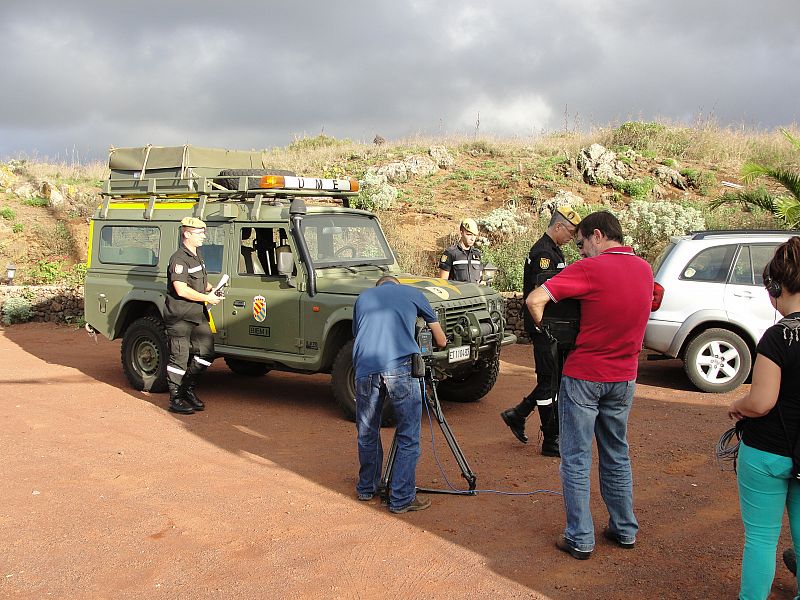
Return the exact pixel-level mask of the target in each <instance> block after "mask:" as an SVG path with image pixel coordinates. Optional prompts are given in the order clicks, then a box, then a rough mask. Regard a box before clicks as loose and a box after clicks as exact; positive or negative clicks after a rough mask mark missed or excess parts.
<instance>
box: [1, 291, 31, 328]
mask: <svg viewBox="0 0 800 600" xmlns="http://www.w3.org/2000/svg"><path fill="white" fill-rule="evenodd" d="M32 314H33V311H32V310H31V303H30V300H28V299H26V298H23V297H21V296H15V297H13V298H8V299H7V300H6V301H5V302H3V323H4V324H5V325H11V324H12V323H25V322H26V321H28V320H29V319H30V318H31V315H32Z"/></svg>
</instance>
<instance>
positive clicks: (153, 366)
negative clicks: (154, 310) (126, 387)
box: [121, 317, 169, 392]
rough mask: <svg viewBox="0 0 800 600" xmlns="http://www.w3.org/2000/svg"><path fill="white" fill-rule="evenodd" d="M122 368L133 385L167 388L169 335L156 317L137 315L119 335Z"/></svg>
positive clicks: (149, 389) (142, 388)
mask: <svg viewBox="0 0 800 600" xmlns="http://www.w3.org/2000/svg"><path fill="white" fill-rule="evenodd" d="M121 354H122V370H123V371H124V372H125V376H126V377H127V378H128V381H129V382H130V384H131V385H132V386H133V388H134V389H136V390H139V391H143V392H164V391H166V389H167V363H168V362H169V338H168V337H167V331H166V329H165V328H164V323H163V322H162V321H161V320H160V319H157V318H155V317H142V318H140V319H137V320H136V321H134V322H133V323H131V325H130V326H129V327H128V329H126V330H125V334H124V335H123V336H122V352H121Z"/></svg>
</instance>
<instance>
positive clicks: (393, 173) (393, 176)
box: [376, 162, 408, 183]
mask: <svg viewBox="0 0 800 600" xmlns="http://www.w3.org/2000/svg"><path fill="white" fill-rule="evenodd" d="M376 173H377V174H378V175H379V176H381V177H383V178H384V179H385V180H386V181H387V182H389V183H404V182H406V181H408V167H406V165H405V163H402V162H393V163H389V164H388V165H383V166H381V167H378V168H377V170H376Z"/></svg>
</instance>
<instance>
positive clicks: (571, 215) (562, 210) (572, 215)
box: [556, 204, 581, 225]
mask: <svg viewBox="0 0 800 600" xmlns="http://www.w3.org/2000/svg"><path fill="white" fill-rule="evenodd" d="M556 210H557V211H558V212H559V214H560V215H561V216H562V217H564V218H565V219H566V220H567V221H569V222H570V223H572V224H573V225H578V224H579V223H580V222H581V217H580V215H579V214H578V213H576V212H575V211H574V210H573V209H572V207H571V206H569V205H567V204H565V205H564V206H559V207H558V208H557V209H556Z"/></svg>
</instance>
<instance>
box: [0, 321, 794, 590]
mask: <svg viewBox="0 0 800 600" xmlns="http://www.w3.org/2000/svg"><path fill="white" fill-rule="evenodd" d="M502 359H503V363H502V369H501V375H500V379H499V382H498V384H497V386H496V387H495V389H494V390H493V391H492V393H491V394H490V395H489V396H488V397H486V398H484V399H483V400H482V401H481V402H479V403H477V404H472V405H469V404H467V405H459V404H450V403H447V404H444V411H445V414H446V415H447V419H448V421H449V423H450V425H451V427H452V429H453V431H454V432H455V434H456V436H457V438H458V441H459V442H460V444H461V446H462V448H463V451H464V454H465V455H466V457H467V459H468V461H469V463H470V465H471V467H472V469H473V471H475V473H476V474H477V476H478V487H479V488H481V489H500V490H509V491H514V492H521V491H527V490H535V489H551V490H558V489H559V480H558V461H557V459H551V458H544V457H541V456H539V455H538V454H537V450H538V449H537V447H536V445H535V444H533V443H529V444H528V445H522V444H520V443H519V442H517V441H516V439H515V438H514V437H513V436H512V435H511V433H510V432H509V431H508V429H507V428H506V427H505V425H503V423H502V421H501V420H500V418H499V412H500V411H501V410H502V409H504V408H506V407H508V406H510V405H512V404H514V403H516V402H517V401H518V400H519V399H520V398H521V397H522V396H523V395H524V394H526V393H527V392H528V391H530V388H531V385H532V383H533V370H532V369H531V367H530V364H531V357H530V348H529V347H528V346H515V347H512V348H507V349H505V350H503V354H502ZM0 360H2V363H1V364H2V366H3V368H2V374H1V375H0V386H1V387H0V389H2V395H1V396H0V398H1V399H0V444H2V457H3V460H2V463H1V465H2V466H0V481H2V484H0V485H2V492H1V493H0V536H1V537H0V539H2V545H3V551H2V553H0V596H2V597H5V598H45V597H52V598H193V599H196V598H376V597H381V598H552V599H565V598H625V599H631V598H735V597H736V592H737V588H738V577H739V567H740V562H739V561H740V548H741V539H742V531H741V523H740V521H739V517H738V507H737V498H736V491H735V479H734V476H733V474H732V473H723V472H720V470H719V468H718V467H717V465H716V462H715V460H714V458H713V446H714V443H715V442H716V440H717V438H718V437H719V435H720V434H721V433H722V432H723V431H724V430H725V429H727V428H728V427H729V422H728V420H727V417H726V414H725V412H726V411H725V407H726V406H727V404H728V402H730V400H731V398H732V397H733V394H726V395H721V396H715V395H708V394H702V393H698V392H695V391H691V390H690V387H689V384H688V382H687V380H686V378H685V376H684V375H683V372H682V369H681V366H680V364H679V363H678V362H677V361H665V362H644V361H643V362H642V363H641V372H640V377H639V387H638V389H637V395H636V401H635V405H634V409H633V413H632V416H631V426H630V438H631V448H632V457H633V462H634V477H635V494H636V507H637V514H638V517H639V521H640V524H641V532H640V535H639V537H638V539H637V545H636V549H635V550H633V551H627V550H622V549H619V548H616V547H613V546H611V545H610V544H609V543H608V542H606V541H605V540H603V539H602V538H600V539H599V540H598V542H597V547H596V550H595V553H594V556H593V557H592V559H591V560H589V561H584V562H579V561H576V560H573V559H572V558H570V557H568V556H567V555H565V554H562V553H560V552H558V551H557V550H556V549H555V548H554V546H553V543H554V541H555V539H556V538H557V537H558V535H559V533H560V532H561V530H562V529H563V519H564V516H563V506H562V503H561V498H560V497H559V496H554V495H548V494H537V495H533V496H502V495H496V494H480V495H478V496H476V497H456V496H442V495H437V496H433V502H434V505H433V506H432V507H431V508H430V509H428V510H426V511H423V512H420V513H409V514H406V515H400V516H395V515H391V514H390V513H389V512H388V511H387V510H386V508H385V507H381V505H380V504H379V503H378V502H377V501H373V502H371V503H361V502H358V501H356V500H355V499H354V485H355V476H356V471H357V458H356V451H355V431H354V427H353V425H352V424H351V423H348V422H346V421H343V420H342V419H341V417H340V415H339V411H338V408H337V407H336V406H335V405H334V403H333V398H332V396H331V393H330V391H329V389H328V382H329V377H328V376H324V375H319V376H311V377H310V376H301V375H293V374H285V373H270V374H268V375H267V376H266V377H262V378H257V379H248V378H242V377H238V376H236V375H234V374H233V373H231V372H229V371H228V370H227V368H226V367H225V365H224V363H223V361H221V360H219V361H217V362H215V364H214V366H213V367H212V369H211V371H210V372H209V373H208V374H207V375H206V377H205V379H204V380H203V382H202V383H201V386H200V392H201V395H202V397H203V399H204V400H205V401H206V403H207V406H208V408H207V410H206V411H205V412H202V413H198V414H195V415H191V416H176V415H173V414H172V413H169V412H167V411H166V410H165V407H166V402H167V398H166V395H161V394H159V395H147V394H143V393H141V392H135V391H133V390H132V389H131V388H130V387H129V386H128V384H127V381H126V380H125V378H124V376H123V374H122V370H121V368H120V364H119V343H118V342H109V341H106V340H103V339H99V340H98V343H95V342H94V341H92V339H91V338H89V337H88V336H87V335H86V333H85V332H83V331H82V330H75V329H72V328H67V327H58V326H54V325H49V324H26V325H16V326H13V327H10V328H7V329H5V330H0ZM737 393H741V390H740V391H739V392H737ZM534 419H535V420H536V423H537V424H538V416H536V417H534ZM531 430H533V427H531ZM436 433H437V438H436V439H437V449H438V452H439V456H440V458H441V461H442V463H443V465H444V467H445V470H446V473H447V476H448V477H449V479H450V480H451V481H452V482H453V483H454V484H455V485H458V486H462V485H463V483H464V482H463V480H462V478H461V477H460V472H459V470H458V468H457V466H456V465H455V463H454V461H453V459H452V456H451V454H450V452H449V450H448V449H447V447H446V445H445V443H444V441H443V439H442V437H441V434H440V432H439V431H438V427H437V428H436ZM384 436H385V444H386V446H387V447H388V444H389V441H390V440H391V430H387V431H385V432H384ZM422 446H423V455H422V459H421V461H420V466H419V469H418V484H419V485H422V486H433V487H440V486H442V485H443V484H444V480H443V477H442V476H441V474H439V473H438V471H437V469H436V464H435V461H434V458H433V453H432V451H431V444H430V434H429V433H428V432H427V422H426V423H425V424H424V426H423V444H422ZM593 496H594V505H593V510H594V515H595V525H596V528H597V531H598V533H599V531H600V529H601V528H602V526H603V524H604V523H605V520H606V518H607V516H606V514H605V509H604V507H603V504H602V501H601V500H600V497H599V492H598V487H597V483H596V467H595V475H594V480H593ZM784 529H786V528H784ZM786 540H787V535H786V534H784V536H783V538H782V542H781V548H783V547H785V546H786V545H787V541H786ZM793 591H794V580H793V578H792V577H791V576H790V574H789V573H788V572H787V571H786V570H785V569H784V568H783V566H782V565H779V566H778V569H777V576H776V580H775V585H774V588H773V594H772V596H771V598H773V599H788V598H791V597H792V594H793Z"/></svg>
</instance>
